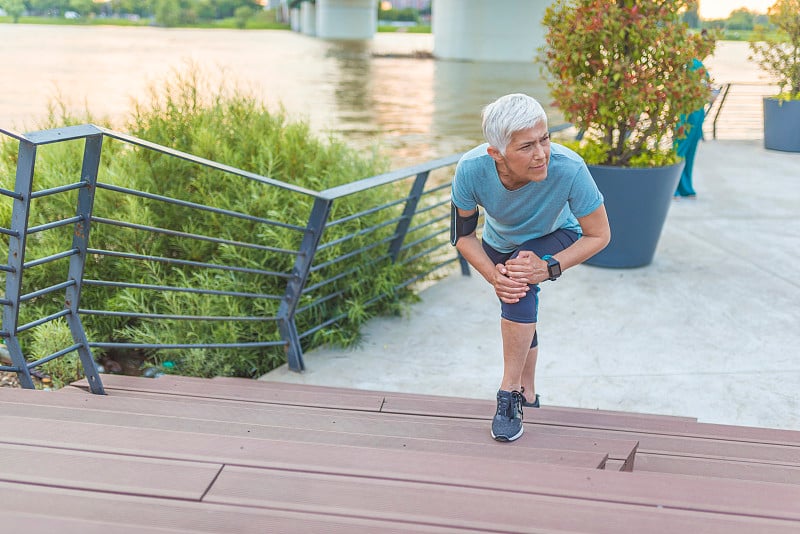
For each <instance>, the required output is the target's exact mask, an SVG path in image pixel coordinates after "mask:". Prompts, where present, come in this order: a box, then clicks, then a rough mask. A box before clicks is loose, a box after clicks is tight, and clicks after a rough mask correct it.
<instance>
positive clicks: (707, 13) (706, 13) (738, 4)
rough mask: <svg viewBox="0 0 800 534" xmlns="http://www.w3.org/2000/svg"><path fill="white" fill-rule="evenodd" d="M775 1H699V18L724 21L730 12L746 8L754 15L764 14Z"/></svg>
mask: <svg viewBox="0 0 800 534" xmlns="http://www.w3.org/2000/svg"><path fill="white" fill-rule="evenodd" d="M774 3H775V0H700V17H701V18H704V19H726V18H728V15H730V14H731V11H734V10H736V9H739V8H742V7H744V8H747V9H748V10H749V11H754V12H756V13H766V12H767V8H768V7H769V6H771V5H772V4H774Z"/></svg>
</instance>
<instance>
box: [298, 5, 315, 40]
mask: <svg viewBox="0 0 800 534" xmlns="http://www.w3.org/2000/svg"><path fill="white" fill-rule="evenodd" d="M300 31H301V32H303V33H304V34H306V35H316V34H317V6H316V4H314V3H313V2H303V3H302V4H300Z"/></svg>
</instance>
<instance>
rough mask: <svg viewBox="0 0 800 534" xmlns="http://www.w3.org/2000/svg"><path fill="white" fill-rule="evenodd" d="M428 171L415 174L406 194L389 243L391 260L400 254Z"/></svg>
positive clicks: (395, 259) (426, 179)
mask: <svg viewBox="0 0 800 534" xmlns="http://www.w3.org/2000/svg"><path fill="white" fill-rule="evenodd" d="M429 174H430V171H424V172H421V173H419V174H417V177H416V178H415V179H414V184H413V185H412V186H411V192H410V193H409V194H408V200H407V201H406V207H405V209H404V210H403V215H402V217H400V222H398V223H397V229H396V230H395V233H394V239H392V242H391V243H390V244H389V255H390V256H391V257H392V262H396V261H397V258H398V257H399V256H400V249H401V248H402V247H403V242H404V241H405V240H406V234H407V233H408V228H409V226H411V219H412V218H413V217H414V214H415V213H416V212H417V205H418V204H419V200H420V199H421V198H422V192H423V191H424V190H425V183H426V182H427V181H428V175H429Z"/></svg>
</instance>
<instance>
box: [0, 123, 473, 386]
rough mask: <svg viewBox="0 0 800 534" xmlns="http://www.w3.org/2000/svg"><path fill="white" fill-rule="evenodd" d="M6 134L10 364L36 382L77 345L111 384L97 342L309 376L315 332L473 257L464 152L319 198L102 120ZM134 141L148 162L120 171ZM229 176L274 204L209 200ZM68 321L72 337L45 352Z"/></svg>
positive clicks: (330, 335)
mask: <svg viewBox="0 0 800 534" xmlns="http://www.w3.org/2000/svg"><path fill="white" fill-rule="evenodd" d="M2 136H5V139H0V141H5V142H9V141H8V139H9V138H10V139H12V140H16V141H17V142H18V144H19V149H18V159H17V169H16V177H15V179H14V178H13V177H12V178H11V179H12V180H14V183H4V184H2V185H4V186H5V187H6V188H0V199H5V202H8V203H10V204H11V209H10V210H6V211H7V212H8V213H11V216H10V218H9V219H8V221H6V223H4V224H3V225H2V226H8V227H7V228H6V227H3V228H0V234H2V236H3V239H4V240H5V242H6V243H7V245H8V249H9V262H8V264H7V265H4V266H0V270H2V271H3V272H4V273H6V275H5V276H6V295H5V296H6V298H5V299H2V300H0V304H2V305H3V334H4V337H5V338H6V346H7V348H8V352H9V354H10V355H11V357H12V361H13V364H12V365H8V366H4V367H3V370H11V371H16V372H17V373H18V375H20V382H21V383H22V385H23V386H24V387H34V384H33V382H32V380H31V371H32V370H34V369H35V368H36V367H39V366H41V365H44V364H47V363H49V362H52V361H53V360H55V359H56V358H59V357H61V356H65V355H67V354H70V353H77V354H78V357H79V359H80V363H81V365H82V366H83V369H84V372H85V374H86V376H87V377H88V378H89V381H90V386H91V387H92V391H93V392H95V393H102V392H103V389H102V383H101V380H100V377H99V374H98V370H97V367H96V365H95V363H94V358H93V354H92V349H94V350H99V351H133V352H136V353H146V354H151V353H152V354H155V353H157V352H159V351H171V352H169V354H172V355H173V356H175V357H177V358H180V354H179V353H183V352H185V351H194V350H202V351H215V350H222V351H230V350H240V351H244V353H245V354H249V355H253V356H252V357H262V356H261V355H263V354H267V355H268V356H269V357H271V358H281V359H286V360H287V361H288V363H289V367H290V368H291V369H293V370H297V371H299V370H302V369H303V368H304V363H303V358H302V354H303V350H304V347H307V346H309V343H312V340H311V339H310V338H314V341H313V343H320V342H325V341H327V340H329V339H332V340H334V341H335V340H336V335H335V334H336V325H337V323H340V322H341V321H343V320H347V319H348V318H349V317H350V316H351V315H352V314H353V313H354V311H353V310H354V308H359V313H365V311H364V310H365V309H366V308H369V307H372V306H374V305H375V304H376V303H378V302H381V301H384V302H385V301H392V302H393V301H395V300H396V299H397V297H398V296H399V293H400V292H403V291H408V290H409V289H410V288H411V287H412V286H413V285H414V284H415V283H417V282H419V281H423V280H427V279H430V278H431V277H435V276H436V273H437V272H440V271H441V270H442V269H444V268H447V267H448V266H449V265H451V264H452V263H453V262H455V261H458V257H457V255H456V253H455V251H454V250H453V249H452V248H451V247H449V245H448V232H449V180H450V178H449V177H450V176H451V175H452V168H451V169H449V170H447V168H448V167H452V166H453V165H454V164H455V163H456V162H457V161H458V158H459V156H460V155H459V154H455V155H452V156H449V157H446V158H441V159H438V160H435V161H432V162H428V163H425V164H422V165H416V166H413V167H409V168H406V169H400V170H395V171H392V172H389V173H385V174H381V175H378V176H374V177H371V178H366V179H362V180H356V181H353V182H352V183H348V184H345V185H342V186H337V187H333V188H330V189H327V190H324V191H320V192H316V191H313V190H310V189H307V188H304V187H299V186H296V185H293V184H286V183H284V182H280V181H278V180H274V179H272V178H269V177H265V176H260V175H258V174H255V173H251V172H248V171H244V170H241V169H236V168H233V167H230V166H227V165H223V164H220V163H217V162H214V161H211V160H208V159H205V158H200V157H196V156H193V155H191V154H187V153H185V152H181V151H178V150H173V149H170V148H167V147H163V146H160V145H157V144H154V143H151V142H148V141H144V140H141V139H137V138H135V137H132V136H128V135H125V134H120V133H118V132H113V131H111V130H108V129H105V128H101V127H97V126H94V125H81V126H73V127H67V128H59V129H55V130H47V131H41V132H34V133H30V134H25V135H21V134H15V133H13V132H9V131H7V130H0V137H2ZM81 143H83V144H82V145H81ZM123 149H124V150H128V151H130V150H133V151H136V152H137V154H138V155H139V156H141V157H142V158H144V159H145V160H147V162H148V163H147V165H141V166H138V167H137V166H133V167H132V168H117V167H115V164H116V162H115V161H114V155H115V154H117V153H119V151H120V150H123ZM46 150H64V151H67V152H69V151H71V152H70V154H72V156H71V157H74V159H75V160H76V161H79V162H80V161H81V160H82V163H78V164H77V165H75V166H74V176H73V177H72V180H71V181H70V180H69V179H68V178H64V177H61V176H59V177H58V178H59V179H61V178H64V180H65V181H66V182H68V183H55V181H54V179H53V177H49V176H39V172H38V171H37V172H34V168H35V167H36V162H37V161H38V160H39V159H40V158H42V157H43V156H42V153H43V152H44V151H46ZM154 168H158V169H168V170H165V171H161V172H164V173H165V174H163V175H155V174H156V171H154V170H152V169H154ZM439 169H442V170H443V172H444V173H445V175H444V176H443V177H439V178H436V179H435V180H433V179H431V178H430V177H431V174H432V172H435V171H437V170H439ZM171 173H175V174H171ZM179 177H182V178H183V179H185V182H180V181H179ZM434 181H436V182H437V183H433V182H434ZM173 182H175V183H173ZM179 183H185V186H182V185H179ZM222 183H224V184H226V185H229V186H231V187H233V188H234V189H235V190H236V191H237V192H239V191H241V194H242V196H244V197H247V196H248V195H249V197H248V198H250V197H252V198H254V199H258V202H254V203H253V204H247V203H244V202H243V203H238V204H237V203H235V202H230V200H231V199H229V198H224V195H218V196H217V198H215V200H216V201H218V202H211V201H209V200H208V197H204V196H203V195H202V194H199V193H198V194H195V191H200V190H202V189H203V188H206V189H208V190H213V189H214V188H215V187H217V186H219V184H222ZM132 184H135V185H132ZM236 206H239V207H236ZM243 206H244V207H243ZM248 206H251V207H248ZM285 206H291V209H283V208H284V207H285ZM70 212H71V213H70ZM26 255H27V256H30V257H33V258H35V259H30V260H28V261H26V260H25V257H26ZM67 263H68V265H66V264H67ZM392 266H394V267H392ZM23 275H24V276H23ZM34 286H37V287H34ZM214 325H216V326H214ZM227 325H230V326H227ZM41 328H44V329H45V330H42V331H41V332H46V334H42V335H37V334H36V332H39V329H41ZM47 329H50V330H47ZM65 329H66V330H68V337H69V340H68V341H66V340H65V345H64V346H62V347H61V348H59V349H58V350H56V351H55V352H52V353H51V354H47V355H38V356H37V355H35V352H36V351H37V350H39V349H38V347H39V346H40V345H42V343H41V339H42V338H46V337H48V334H50V335H51V337H52V334H51V333H52V332H60V331H63V330H65ZM98 332H101V333H103V334H98ZM56 337H57V336H56ZM176 338H179V339H176ZM59 339H60V338H59ZM37 340H38V341H37ZM37 343H38V344H37ZM44 345H47V344H46V343H45V344H44ZM176 351H177V352H176ZM248 357H249V356H248Z"/></svg>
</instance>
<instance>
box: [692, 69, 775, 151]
mask: <svg viewBox="0 0 800 534" xmlns="http://www.w3.org/2000/svg"><path fill="white" fill-rule="evenodd" d="M775 93H776V84H775V83H769V82H763V83H759V82H730V83H724V84H722V85H721V86H720V87H719V94H718V95H717V97H716V98H715V99H714V101H713V102H712V103H711V106H710V107H709V108H708V109H707V111H706V120H705V122H704V123H703V130H704V133H710V134H711V138H712V139H737V140H749V139H761V138H763V136H764V107H763V104H762V100H763V98H764V97H766V96H773V95H775ZM723 109H725V110H726V111H731V110H733V112H728V113H725V114H724V115H723V113H722V111H723Z"/></svg>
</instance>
